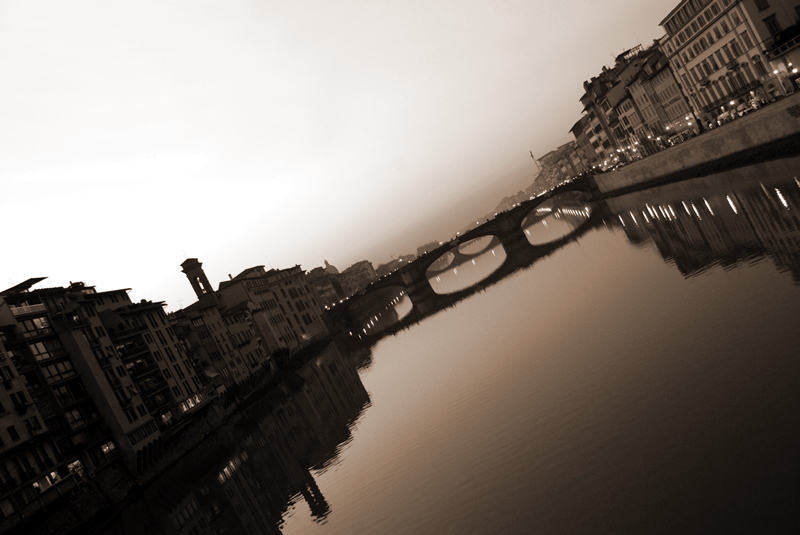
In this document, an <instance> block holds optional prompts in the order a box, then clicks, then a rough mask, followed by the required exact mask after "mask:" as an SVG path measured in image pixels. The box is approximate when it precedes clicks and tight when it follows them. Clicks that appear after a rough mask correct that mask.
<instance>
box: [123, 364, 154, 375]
mask: <svg viewBox="0 0 800 535" xmlns="http://www.w3.org/2000/svg"><path fill="white" fill-rule="evenodd" d="M158 370H159V367H158V364H156V363H155V362H151V363H147V364H140V365H138V366H134V367H133V368H131V369H129V370H128V373H129V374H130V375H131V377H142V376H145V375H149V374H151V373H153V372H157V371H158Z"/></svg>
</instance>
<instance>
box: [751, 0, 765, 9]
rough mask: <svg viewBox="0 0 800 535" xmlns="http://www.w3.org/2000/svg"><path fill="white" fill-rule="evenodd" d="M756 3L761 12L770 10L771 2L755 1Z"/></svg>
mask: <svg viewBox="0 0 800 535" xmlns="http://www.w3.org/2000/svg"><path fill="white" fill-rule="evenodd" d="M754 3H755V4H756V7H757V8H758V10H759V11H764V10H765V9H767V8H769V2H768V1H767V0H755V2H754Z"/></svg>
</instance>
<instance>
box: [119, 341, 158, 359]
mask: <svg viewBox="0 0 800 535" xmlns="http://www.w3.org/2000/svg"><path fill="white" fill-rule="evenodd" d="M118 351H119V356H120V358H122V359H123V360H127V359H131V358H134V357H136V356H138V355H142V354H144V353H147V352H148V351H150V348H149V347H147V344H141V345H131V346H129V347H126V348H124V349H122V350H119V349H118Z"/></svg>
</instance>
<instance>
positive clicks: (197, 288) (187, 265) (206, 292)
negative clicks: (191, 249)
mask: <svg viewBox="0 0 800 535" xmlns="http://www.w3.org/2000/svg"><path fill="white" fill-rule="evenodd" d="M181 267H182V268H183V269H182V270H181V271H183V272H184V273H186V278H188V279H189V283H190V284H191V285H192V289H193V290H194V293H195V294H196V295H197V299H199V300H202V301H207V300H209V298H210V297H211V296H213V299H214V300H216V295H215V294H214V289H213V288H212V287H211V283H210V282H208V277H206V274H205V272H204V271H203V264H201V263H200V261H198V260H197V259H196V258H187V259H186V260H184V261H183V264H181Z"/></svg>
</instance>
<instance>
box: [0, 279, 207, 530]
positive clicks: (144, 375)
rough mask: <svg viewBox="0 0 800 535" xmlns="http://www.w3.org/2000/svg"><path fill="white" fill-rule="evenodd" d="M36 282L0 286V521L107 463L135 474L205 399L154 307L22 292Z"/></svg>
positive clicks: (76, 286) (13, 518)
mask: <svg viewBox="0 0 800 535" xmlns="http://www.w3.org/2000/svg"><path fill="white" fill-rule="evenodd" d="M42 280H44V278H43V277H39V278H32V279H28V280H27V281H25V282H23V283H21V284H18V285H16V286H14V287H12V288H8V289H7V290H5V291H3V292H0V373H2V379H3V383H2V388H1V389H0V512H1V513H2V514H0V527H3V526H8V525H13V523H15V522H18V521H19V520H20V519H21V518H24V517H27V516H29V515H30V514H32V513H33V512H35V511H36V510H37V509H39V508H41V507H44V506H46V505H47V504H48V503H50V502H52V501H54V500H56V499H57V498H59V497H60V496H62V495H64V494H65V493H68V492H69V491H70V490H71V489H72V488H74V487H75V486H77V485H79V484H81V483H82V482H83V481H85V480H87V479H93V478H94V477H95V476H96V474H97V472H98V471H100V470H103V469H105V468H107V467H109V466H111V465H112V464H113V463H114V462H115V461H117V460H121V461H123V462H124V463H125V464H126V466H127V467H128V469H129V470H131V471H133V472H138V471H143V470H146V469H147V468H148V467H149V466H151V465H152V463H154V462H155V461H156V460H158V459H159V458H160V455H161V445H162V442H163V440H164V439H165V438H166V437H167V436H169V435H170V432H171V430H172V428H173V426H174V425H175V424H176V423H177V422H179V421H180V420H183V419H184V418H186V417H187V416H190V415H191V413H192V412H193V411H194V410H196V409H197V408H198V407H200V406H202V405H203V404H204V403H206V402H207V401H208V396H207V392H206V389H205V385H204V381H203V380H202V377H201V376H198V375H197V374H196V373H195V366H194V363H193V361H192V359H191V358H190V357H189V356H188V355H187V354H186V352H185V351H184V350H183V347H182V345H181V344H180V343H179V342H178V340H177V338H176V337H175V335H174V333H173V332H172V329H171V328H170V326H169V324H168V323H167V322H166V321H165V319H166V318H165V316H164V312H163V309H162V307H163V303H153V302H149V301H143V302H141V303H131V301H130V299H129V297H128V292H127V290H114V291H110V292H98V291H96V289H95V288H94V287H93V286H87V285H85V284H84V283H82V282H75V283H70V285H69V286H68V287H66V288H64V287H55V288H40V289H33V286H34V285H36V284H37V283H39V282H41V281H42Z"/></svg>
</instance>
